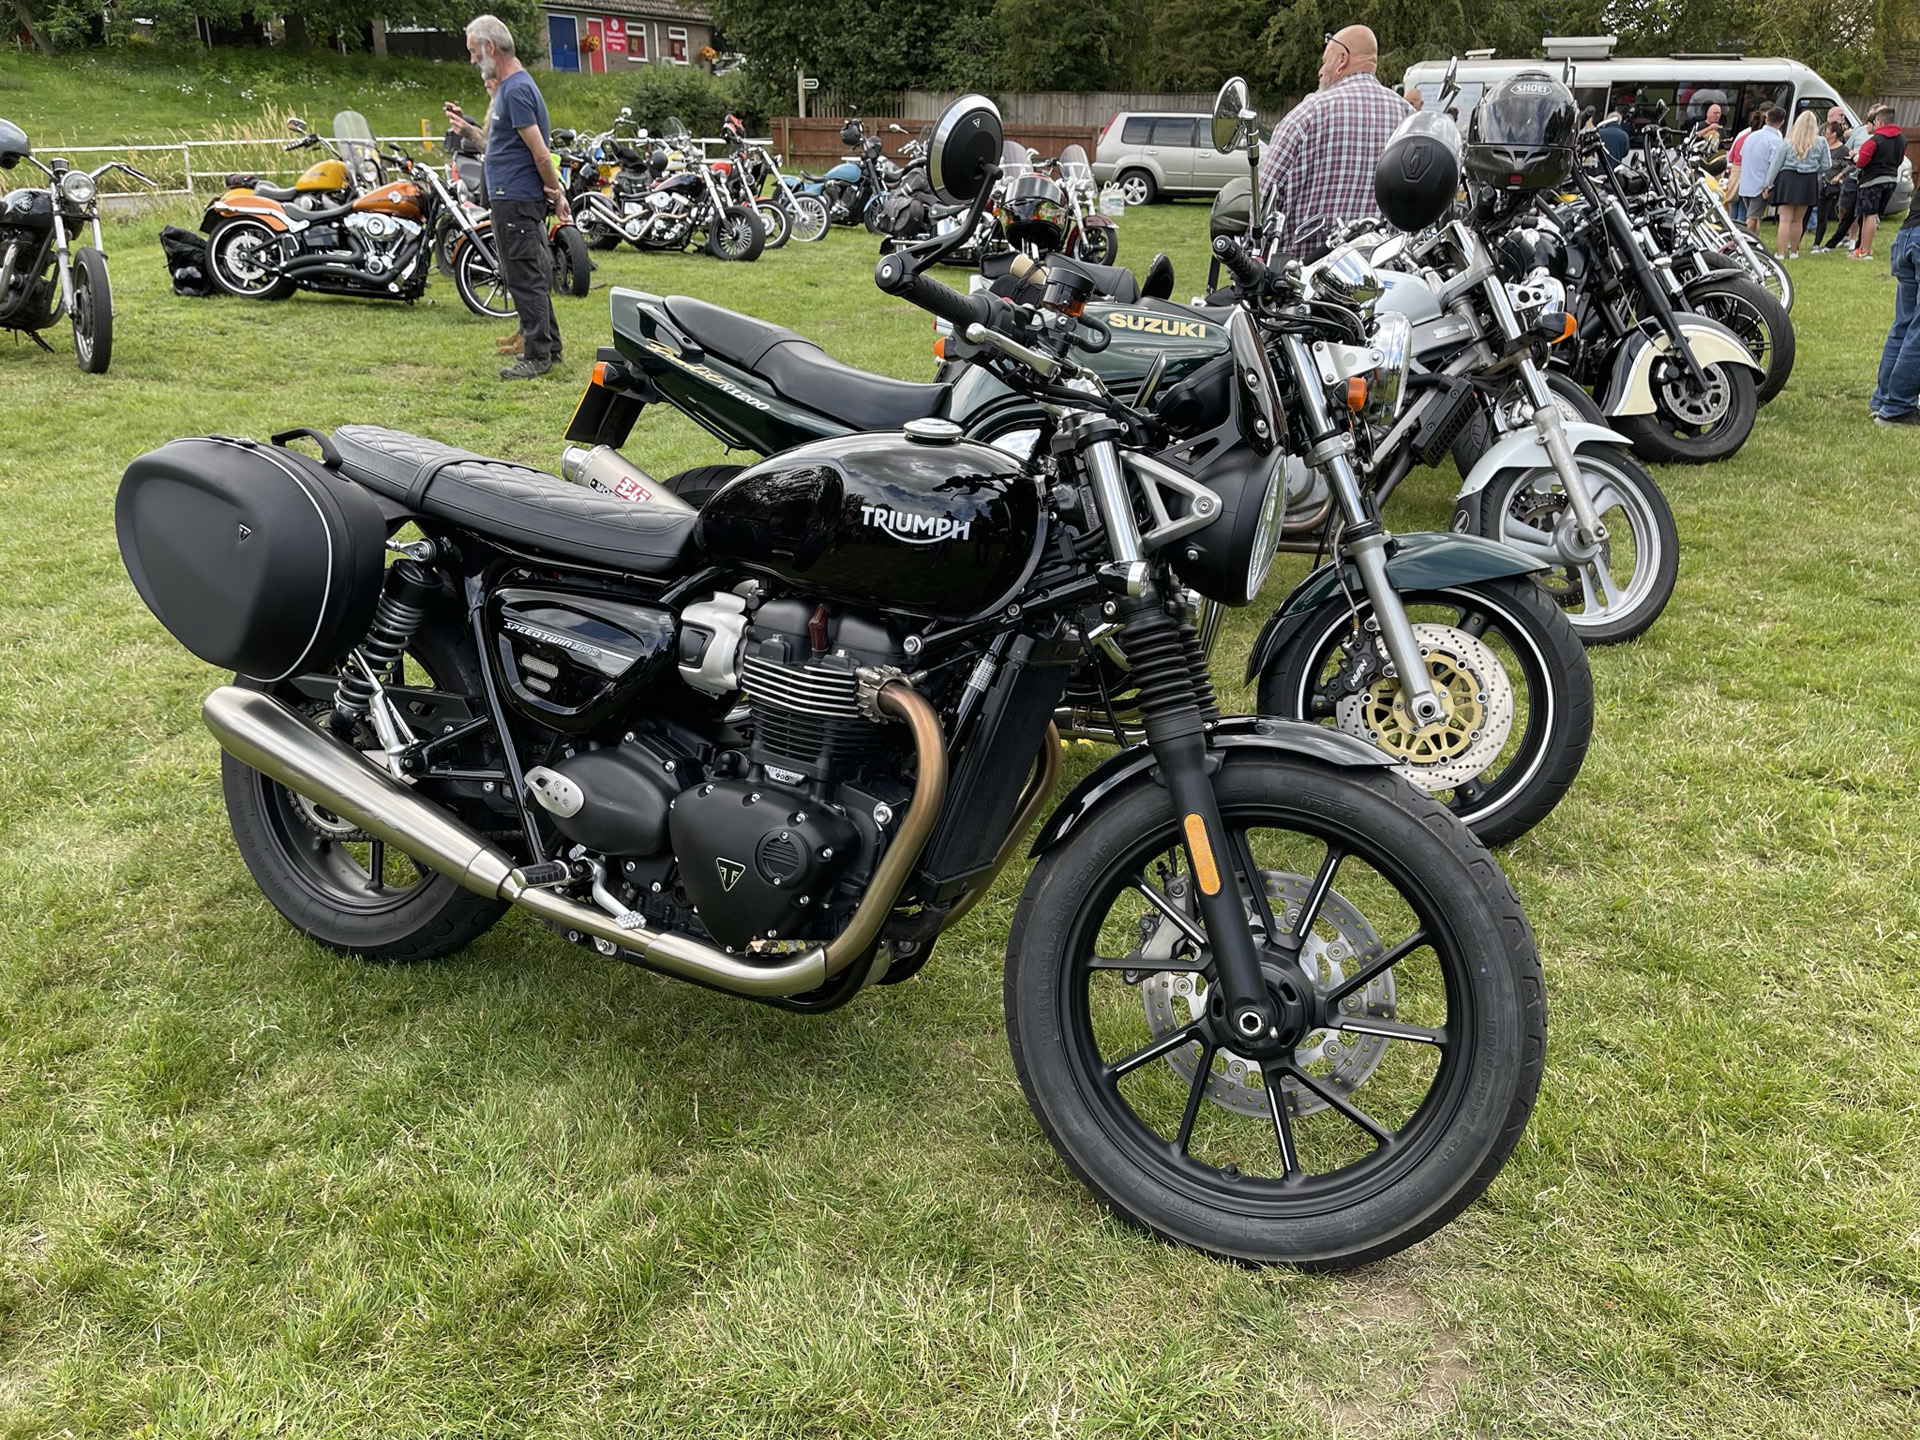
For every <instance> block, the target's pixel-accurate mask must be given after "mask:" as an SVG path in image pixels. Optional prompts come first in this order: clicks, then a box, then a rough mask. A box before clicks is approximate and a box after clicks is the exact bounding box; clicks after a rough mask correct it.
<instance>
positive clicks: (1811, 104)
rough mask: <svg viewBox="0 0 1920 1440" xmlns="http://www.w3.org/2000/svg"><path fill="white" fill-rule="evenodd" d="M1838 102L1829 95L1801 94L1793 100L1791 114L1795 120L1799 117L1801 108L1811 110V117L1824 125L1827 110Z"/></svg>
mask: <svg viewBox="0 0 1920 1440" xmlns="http://www.w3.org/2000/svg"><path fill="white" fill-rule="evenodd" d="M1839 103H1840V102H1839V101H1838V100H1836V99H1834V98H1833V97H1832V96H1831V95H1802V96H1801V97H1800V98H1799V99H1798V100H1796V101H1794V102H1793V115H1794V118H1795V119H1796V120H1797V119H1799V118H1800V112H1801V111H1802V110H1811V111H1813V118H1814V119H1816V120H1818V121H1819V122H1820V123H1821V124H1822V125H1824V124H1826V123H1827V111H1829V110H1831V109H1832V108H1833V107H1834V106H1836V105H1838V104H1839Z"/></svg>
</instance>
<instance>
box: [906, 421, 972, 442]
mask: <svg viewBox="0 0 1920 1440" xmlns="http://www.w3.org/2000/svg"><path fill="white" fill-rule="evenodd" d="M900 428H901V429H903V430H905V431H906V432H907V438H908V439H909V440H918V441H919V442H920V443H921V444H922V445H951V444H952V443H953V442H954V441H956V440H958V439H959V438H960V427H959V426H958V425H956V424H954V423H953V421H951V420H934V419H926V420H909V421H908V422H907V423H906V424H905V425H903V426H901V427H900Z"/></svg>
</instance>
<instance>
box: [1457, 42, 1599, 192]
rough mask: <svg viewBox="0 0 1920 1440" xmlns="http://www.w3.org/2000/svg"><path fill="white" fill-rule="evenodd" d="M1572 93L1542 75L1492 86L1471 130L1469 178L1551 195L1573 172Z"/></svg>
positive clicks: (1527, 73)
mask: <svg viewBox="0 0 1920 1440" xmlns="http://www.w3.org/2000/svg"><path fill="white" fill-rule="evenodd" d="M1579 123H1580V122H1579V110H1578V108H1577V107H1576V106H1575V105H1574V103H1573V92H1572V91H1571V90H1569V89H1567V87H1566V86H1565V85H1562V84H1561V83H1560V82H1559V81H1558V80H1556V79H1554V78H1553V76H1551V75H1549V74H1548V73H1547V72H1546V71H1544V70H1522V71H1520V72H1519V73H1518V74H1516V75H1509V76H1508V77H1507V78H1506V79H1504V80H1502V81H1501V82H1500V83H1499V84H1497V85H1492V86H1489V87H1488V89H1487V93H1486V94H1485V95H1484V96H1483V97H1482V98H1481V101H1480V103H1479V104H1478V105H1477V106H1475V107H1474V111H1473V121H1472V123H1471V125H1470V126H1469V127H1468V129H1467V173H1468V174H1469V175H1471V176H1472V177H1473V178H1474V179H1476V180H1478V181H1480V182H1481V183H1482V184H1486V185H1492V186H1494V187H1496V188H1498V189H1501V190H1550V189H1553V188H1554V187H1556V186H1560V185H1564V184H1566V182H1567V176H1568V175H1570V174H1571V173H1572V172H1573V144H1574V136H1575V132H1576V131H1577V130H1578V128H1579Z"/></svg>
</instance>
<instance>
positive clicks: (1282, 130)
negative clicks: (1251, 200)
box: [1260, 25, 1413, 260]
mask: <svg viewBox="0 0 1920 1440" xmlns="http://www.w3.org/2000/svg"><path fill="white" fill-rule="evenodd" d="M1326 41H1327V48H1326V51H1325V53H1324V54H1322V55H1321V57H1320V88H1319V90H1318V91H1316V92H1315V93H1314V94H1312V95H1309V96H1307V98H1306V99H1304V100H1302V101H1301V102H1300V103H1299V104H1298V105H1296V106H1294V108H1293V109H1292V110H1291V111H1289V112H1288V113H1287V116H1286V118H1285V119H1284V120H1282V121H1281V122H1280V124H1279V127H1278V128H1277V129H1275V130H1274V132H1273V141H1272V143H1271V144H1269V145H1268V146H1267V154H1266V158H1265V160H1264V161H1262V163H1261V165H1260V184H1261V187H1262V189H1263V190H1264V192H1265V193H1266V196H1267V200H1268V203H1269V204H1271V205H1272V206H1274V207H1275V208H1276V209H1278V210H1279V212H1280V213H1281V214H1282V215H1284V216H1286V220H1287V228H1286V231H1285V233H1284V234H1283V235H1282V236H1281V241H1280V248H1281V251H1282V253H1283V254H1285V255H1287V256H1289V257H1291V258H1294V259H1301V260H1305V259H1311V258H1313V257H1314V256H1316V255H1318V254H1320V253H1321V252H1323V251H1324V250H1325V249H1326V241H1325V239H1324V238H1323V237H1324V235H1325V232H1326V230H1327V228H1328V226H1329V225H1330V224H1331V223H1332V222H1334V221H1336V220H1356V219H1359V218H1360V217H1361V216H1365V215H1378V214H1379V213H1380V209H1379V207H1378V206H1377V205H1375V204H1374V201H1373V165H1374V162H1375V161H1376V160H1378V159H1379V158H1380V152H1381V151H1382V150H1384V149H1386V147H1387V137H1388V136H1390V135H1391V134H1393V127H1394V126H1396V125H1398V124H1399V123H1400V122H1401V121H1402V120H1404V119H1406V118H1407V116H1409V115H1411V114H1412V113H1413V107H1412V106H1411V105H1409V104H1408V103H1407V102H1406V101H1405V100H1402V99H1401V98H1400V97H1399V96H1398V95H1396V94H1394V93H1393V91H1391V90H1389V89H1387V87H1386V86H1384V85H1382V84H1381V83H1380V82H1379V80H1377V79H1376V78H1374V73H1373V71H1374V67H1375V66H1377V65H1378V64H1379V63H1380V42H1379V41H1377V40H1376V39H1374V37H1373V31H1371V30H1369V29H1368V28H1367V27H1366V26H1364V25H1349V26H1348V27H1347V28H1346V29H1344V30H1342V31H1341V32H1340V33H1339V34H1337V35H1329V36H1327V37H1326Z"/></svg>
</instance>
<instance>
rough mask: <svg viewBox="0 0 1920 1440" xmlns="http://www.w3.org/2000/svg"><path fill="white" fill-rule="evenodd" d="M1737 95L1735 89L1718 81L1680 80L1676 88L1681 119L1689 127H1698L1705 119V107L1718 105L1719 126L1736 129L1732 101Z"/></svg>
mask: <svg viewBox="0 0 1920 1440" xmlns="http://www.w3.org/2000/svg"><path fill="white" fill-rule="evenodd" d="M1737 93H1738V90H1737V87H1735V86H1732V85H1729V84H1727V83H1726V82H1724V81H1720V80H1682V81H1681V82H1680V84H1679V87H1678V94H1679V97H1680V115H1681V118H1682V119H1684V120H1685V121H1686V123H1687V124H1688V125H1690V126H1691V125H1698V124H1699V123H1700V122H1701V121H1702V120H1705V119H1706V118H1707V107H1708V106H1709V105H1718V106H1719V107H1720V123H1721V125H1722V126H1724V127H1726V128H1727V129H1733V128H1736V125H1737V121H1736V119H1735V116H1734V106H1733V101H1734V97H1735V96H1736V94H1737Z"/></svg>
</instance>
